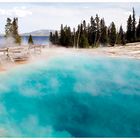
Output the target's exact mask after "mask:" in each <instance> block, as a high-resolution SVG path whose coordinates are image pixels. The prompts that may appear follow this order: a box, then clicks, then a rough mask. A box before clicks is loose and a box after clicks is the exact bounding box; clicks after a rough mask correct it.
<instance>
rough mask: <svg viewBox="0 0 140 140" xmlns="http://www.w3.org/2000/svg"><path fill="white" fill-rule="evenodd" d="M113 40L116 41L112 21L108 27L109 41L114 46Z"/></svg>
mask: <svg viewBox="0 0 140 140" xmlns="http://www.w3.org/2000/svg"><path fill="white" fill-rule="evenodd" d="M115 42H116V27H115V24H114V22H112V23H111V25H110V27H109V43H110V45H111V46H114V45H115Z"/></svg>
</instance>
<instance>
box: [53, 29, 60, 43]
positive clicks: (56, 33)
mask: <svg viewBox="0 0 140 140" xmlns="http://www.w3.org/2000/svg"><path fill="white" fill-rule="evenodd" d="M53 40H54V44H56V45H58V44H59V36H58V31H55V34H54V36H53Z"/></svg>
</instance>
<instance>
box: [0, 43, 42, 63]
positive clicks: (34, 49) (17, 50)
mask: <svg viewBox="0 0 140 140" xmlns="http://www.w3.org/2000/svg"><path fill="white" fill-rule="evenodd" d="M43 47H44V46H42V45H29V46H26V47H23V46H18V47H9V48H0V63H2V61H7V60H8V61H11V62H15V61H26V60H28V59H29V57H30V56H31V55H32V54H33V53H34V54H41V51H42V48H43Z"/></svg>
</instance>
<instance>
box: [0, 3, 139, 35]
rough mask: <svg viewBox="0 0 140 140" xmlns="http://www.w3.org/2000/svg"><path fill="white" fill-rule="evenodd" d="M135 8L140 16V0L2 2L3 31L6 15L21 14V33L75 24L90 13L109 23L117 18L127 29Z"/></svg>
mask: <svg viewBox="0 0 140 140" xmlns="http://www.w3.org/2000/svg"><path fill="white" fill-rule="evenodd" d="M132 7H134V8H135V12H136V19H137V22H138V19H139V16H140V8H139V7H140V2H139V3H126V2H125V3H103V2H102V3H97V2H92V3H86V2H85V3H62V2H61V3H60V2H59V3H50V2H49V3H46V2H44V3H43V2H42V3H21V2H20V3H17V2H15V3H0V33H4V30H5V24H6V18H7V17H10V18H13V17H18V19H19V33H26V32H31V31H35V30H41V29H52V30H59V29H60V25H61V24H62V23H63V24H64V25H69V26H71V27H72V28H73V27H77V25H78V24H79V23H80V22H81V21H82V20H86V21H87V22H89V21H90V17H91V16H93V17H95V15H96V14H98V15H99V17H101V18H104V19H105V22H106V25H108V26H109V25H110V23H111V22H112V21H114V22H115V24H116V26H117V28H119V26H120V25H122V26H123V28H124V30H125V29H126V21H127V18H128V16H129V15H130V14H132Z"/></svg>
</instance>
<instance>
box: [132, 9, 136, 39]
mask: <svg viewBox="0 0 140 140" xmlns="http://www.w3.org/2000/svg"><path fill="white" fill-rule="evenodd" d="M132 17H133V19H132V35H133V37H132V38H133V42H135V41H136V18H135V10H134V8H133V16H132Z"/></svg>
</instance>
